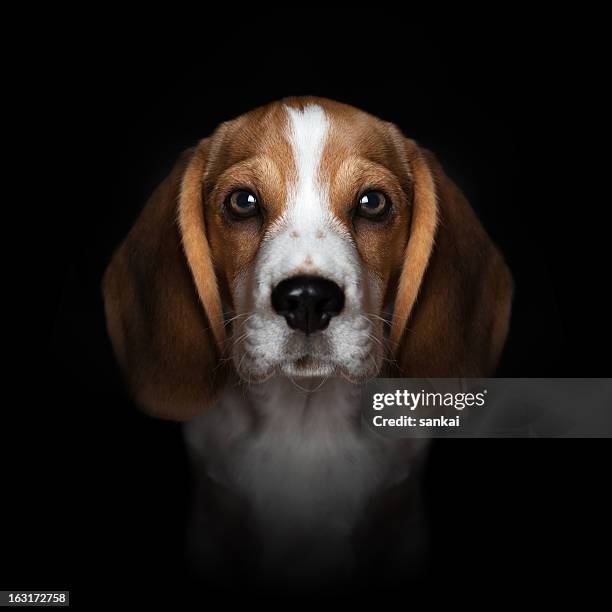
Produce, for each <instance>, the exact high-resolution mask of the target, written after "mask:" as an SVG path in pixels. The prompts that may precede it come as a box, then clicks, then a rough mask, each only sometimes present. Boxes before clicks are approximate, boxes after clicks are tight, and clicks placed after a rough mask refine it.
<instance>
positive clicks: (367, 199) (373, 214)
mask: <svg viewBox="0 0 612 612" xmlns="http://www.w3.org/2000/svg"><path fill="white" fill-rule="evenodd" d="M389 205H390V202H389V200H387V198H386V197H385V195H384V194H383V193H381V192H380V191H366V193H364V194H363V195H361V196H360V197H359V202H358V206H357V214H358V215H361V216H362V217H366V218H367V219H372V220H378V219H381V218H382V217H384V216H385V214H386V213H387V211H388V210H389Z"/></svg>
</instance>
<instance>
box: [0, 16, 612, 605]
mask: <svg viewBox="0 0 612 612" xmlns="http://www.w3.org/2000/svg"><path fill="white" fill-rule="evenodd" d="M302 9H303V11H302V12H299V11H296V14H295V15H289V14H287V15H285V16H284V17H285V18H286V20H284V21H283V22H282V23H281V22H280V21H275V20H274V19H273V16H272V15H269V16H265V15H264V16H261V15H260V16H259V18H257V19H254V18H253V19H247V18H244V17H241V18H240V19H238V21H237V20H236V17H234V18H233V19H229V18H227V17H225V18H223V19H221V18H219V20H218V21H216V20H212V19H209V20H207V21H202V22H201V23H200V22H197V21H196V23H191V24H190V25H192V26H194V25H195V26H198V25H199V26H200V27H201V30H199V31H197V30H198V28H197V27H196V32H195V33H194V34H191V33H189V34H187V32H186V31H185V30H184V26H185V24H184V23H183V24H179V25H176V26H175V25H174V24H173V25H172V26H170V24H167V25H166V26H165V27H162V28H161V29H156V28H153V27H152V26H150V25H149V24H144V23H142V22H138V21H136V22H134V23H133V24H130V25H129V26H128V25H125V26H121V25H119V21H111V22H109V23H106V22H98V21H95V20H93V21H92V22H91V23H90V24H89V25H90V26H91V29H89V28H83V29H78V30H75V31H72V32H71V34H69V35H68V34H66V35H65V36H60V35H58V36H56V37H54V38H53V39H52V40H50V41H46V40H45V44H42V45H40V47H36V49H37V61H36V64H38V65H37V70H36V71H35V72H27V73H25V74H22V75H21V76H22V77H25V78H24V80H27V81H28V84H29V86H30V87H31V91H32V94H31V95H30V96H28V106H27V107H25V110H26V112H27V114H28V118H26V120H25V122H26V123H29V124H31V125H34V126H35V129H34V131H35V134H33V135H32V136H31V137H28V138H24V139H25V140H27V142H26V147H27V153H26V155H28V157H27V159H28V160H29V162H28V166H29V167H30V168H32V166H34V168H35V172H34V174H32V173H30V175H29V177H30V178H29V180H30V181H31V182H32V183H36V184H37V186H41V185H42V187H43V190H42V191H43V196H42V197H40V196H37V197H34V196H29V195H28V194H29V193H30V191H29V187H30V186H29V184H27V183H26V185H25V189H24V188H23V186H22V187H21V190H20V192H21V197H22V198H23V197H25V198H26V200H28V205H27V207H26V206H24V209H25V210H26V211H27V212H26V216H27V217H28V219H27V226H26V227H28V228H29V229H28V236H29V238H28V244H29V245H32V246H29V247H28V248H18V249H15V250H14V251H13V252H12V253H13V257H12V259H11V261H12V262H14V263H15V264H18V266H17V265H15V266H11V267H12V268H16V267H19V268H20V270H21V268H23V270H24V271H25V272H19V273H18V274H17V276H18V277H19V281H20V284H15V285H14V287H15V288H14V290H13V295H14V294H15V293H19V290H18V289H17V287H21V286H23V285H25V286H26V287H27V289H28V290H29V291H28V293H27V295H28V296H30V295H32V297H28V298H25V297H24V298H22V299H21V300H17V303H18V310H20V311H21V312H20V313H18V315H19V314H21V316H22V317H23V321H25V323H24V322H21V321H22V320H21V319H19V317H17V318H15V319H11V320H10V324H9V327H15V328H16V329H20V330H21V329H26V330H27V333H25V332H24V333H23V334H22V333H21V332H20V334H19V338H20V342H19V343H18V345H17V347H16V348H15V349H14V353H12V358H11V366H12V367H11V368H10V369H8V368H7V369H6V370H5V372H6V373H7V374H9V376H8V377H7V385H8V388H9V390H10V391H11V392H12V393H11V394H10V395H11V397H13V398H14V399H11V400H10V401H8V404H7V407H6V409H5V414H6V416H8V420H7V425H6V426H5V427H3V430H2V451H3V454H4V455H5V456H4V457H3V464H2V481H3V483H4V487H5V491H4V493H3V496H2V499H3V504H2V510H1V513H2V522H1V523H0V530H1V531H0V535H1V556H2V567H1V573H0V586H1V587H2V588H19V589H26V588H28V589H56V590H57V589H71V591H72V600H73V602H74V605H75V606H76V605H78V604H81V605H83V606H84V607H85V606H87V605H88V603H90V602H91V601H94V600H98V599H99V598H104V599H107V598H108V599H110V598H111V597H112V594H113V592H115V591H116V592H119V591H121V593H122V594H123V596H127V597H128V598H129V599H133V600H136V599H138V598H139V597H141V596H143V593H144V591H145V590H146V591H148V592H149V596H148V597H150V596H151V595H152V596H153V598H154V599H158V598H169V599H172V598H177V599H178V600H179V601H180V602H187V601H190V600H191V599H193V598H198V597H200V598H202V599H203V600H206V596H207V592H206V588H205V587H203V586H202V585H199V584H197V583H194V582H193V581H191V580H190V579H188V578H187V574H186V570H185V567H184V562H183V560H182V556H181V550H182V538H183V527H184V520H185V516H186V511H187V507H188V503H189V491H190V488H189V487H190V476H189V471H188V466H187V462H186V457H185V454H184V450H183V447H182V442H181V436H180V428H179V426H178V425H177V424H174V423H169V422H161V421H155V420H152V419H149V418H147V417H144V416H142V415H140V414H139V413H138V412H136V410H135V408H134V406H133V405H132V403H131V402H130V400H129V398H128V396H127V394H126V392H125V390H124V389H123V386H122V384H121V380H120V376H119V373H118V371H117V369H116V366H115V363H114V359H113V356H112V354H111V349H110V345H109V343H108V340H107V338H106V333H105V328H104V319H103V312H102V302H101V296H100V291H99V283H100V278H101V275H102V272H103V270H104V267H105V265H106V264H107V262H108V260H109V258H110V255H111V253H112V251H113V248H114V247H115V246H116V245H117V244H118V242H119V241H120V240H121V239H122V238H123V237H124V236H125V234H126V233H127V231H128V229H129V228H130V226H131V224H132V222H133V221H134V219H135V217H136V215H137V213H138V211H139V210H140V208H141V207H142V206H143V204H144V202H145V201H146V198H147V197H148V195H149V194H150V192H151V191H152V189H153V188H154V187H155V185H156V184H157V183H158V182H159V181H160V180H161V178H163V176H164V175H165V173H166V172H168V170H169V169H170V168H171V166H172V165H173V162H174V160H175V159H176V157H177V156H178V154H179V153H180V152H181V151H182V150H183V149H184V148H186V147H188V146H191V145H192V144H194V143H195V142H196V141H197V140H198V139H199V138H201V137H204V136H206V135H208V134H210V133H211V131H212V130H213V129H214V128H215V126H216V125H217V124H218V123H219V122H221V121H223V120H225V119H228V118H232V117H234V116H236V115H238V114H240V113H242V112H244V111H247V110H249V109H251V108H253V107H255V106H257V105H260V104H264V103H266V102H268V101H271V100H274V99H278V98H282V97H284V96H288V95H299V94H314V95H321V96H325V97H329V98H332V99H337V100H340V101H343V102H347V103H350V104H353V105H355V106H358V107H360V108H363V109H364V110H367V111H369V112H371V113H373V114H375V115H378V116H380V117H382V118H384V119H387V120H390V121H393V122H395V123H396V124H398V125H399V126H400V128H401V129H402V130H403V131H404V132H405V133H406V134H407V135H409V136H411V137H413V138H416V139H417V140H418V141H419V142H420V143H421V144H423V145H425V146H427V147H428V148H430V149H432V150H433V151H434V152H436V153H437V155H438V157H439V158H440V160H441V161H442V163H443V165H444V167H445V168H446V170H447V172H448V174H449V175H450V176H451V177H452V178H453V179H454V180H455V181H456V182H457V183H458V184H459V185H460V187H461V188H462V189H463V190H464V192H465V193H466V194H467V195H468V198H469V199H470V201H471V203H472V205H473V207H474V208H475V209H476V211H477V213H478V215H479V217H480V219H481V220H482V222H483V224H484V225H485V227H486V228H487V230H488V231H489V233H490V234H491V235H492V237H493V238H494V240H495V241H496V242H497V243H498V244H499V245H500V248H501V249H502V251H503V252H504V254H505V255H506V257H507V260H508V262H509V265H510V268H511V269H512V271H513V274H514V278H515V283H516V294H515V302H514V310H513V318H512V325H511V330H510V334H509V340H508V343H507V347H506V350H505V353H504V356H503V359H502V363H501V365H500V369H499V372H498V375H499V376H525V377H527V376H533V377H543V376H553V377H554V376H558V377H564V376H609V375H610V357H609V349H608V347H609V331H610V326H609V322H608V312H609V310H608V308H609V299H608V297H607V294H608V289H607V284H608V283H609V280H608V276H609V274H608V273H607V267H608V264H609V256H608V242H607V240H609V239H608V238H607V235H608V232H607V226H606V223H607V217H606V211H607V208H608V206H609V196H608V194H607V193H606V191H605V188H604V181H603V180H602V178H603V177H604V176H605V168H604V165H605V164H604V157H603V155H602V153H603V154H605V149H606V146H605V142H606V136H604V133H605V131H606V126H605V124H604V122H603V121H602V119H601V115H600V114H599V111H601V110H602V109H605V102H604V100H603V99H602V97H601V96H602V87H601V84H602V79H603V78H604V77H603V74H604V68H603V57H604V55H603V51H604V49H603V46H604V45H603V42H602V38H601V37H600V32H599V30H598V29H597V27H596V23H597V19H596V17H593V18H592V19H582V18H581V19H578V18H575V19H573V18H572V19H564V20H561V19H559V18H558V17H555V18H553V17H551V16H548V17H546V18H542V19H537V20H536V19H535V17H534V16H533V15H530V18H529V19H527V18H525V17H524V16H516V17H512V16H510V15H504V16H493V15H481V16H480V18H481V19H482V25H481V24H480V23H479V22H476V21H474V22H472V26H471V27H467V26H464V25H461V26H460V25H459V23H458V22H455V21H454V20H453V19H449V21H448V23H447V24H446V25H444V26H442V25H440V23H439V22H438V21H435V22H430V23H428V22H426V21H423V22H419V23H417V22H414V21H411V20H409V19H407V17H406V16H405V15H403V14H399V13H398V14H393V13H388V14H385V15H380V14H376V15H374V14H372V13H371V12H367V11H366V10H365V9H356V8H354V9H352V10H351V13H354V14H352V20H348V19H347V18H346V15H345V16H343V17H342V18H338V19H332V17H331V15H329V14H327V13H326V12H324V11H319V10H314V9H312V10H307V7H302ZM276 17H277V19H278V15H277V16H276ZM186 19H187V21H189V18H186ZM193 20H194V21H195V18H194V19H193ZM94 21H95V25H97V26H99V27H98V28H97V29H96V28H94V27H93V26H94ZM39 42H40V41H39ZM39 124H40V131H38V126H39ZM11 227H12V226H11ZM13 232H15V233H16V234H21V233H23V226H21V228H16V229H14V230H13ZM9 233H12V232H9ZM17 242H18V243H19V244H23V241H22V240H21V239H19V238H18V241H17ZM33 273H34V275H35V278H36V282H35V283H33V282H32V276H33ZM33 289H34V291H32V290H33ZM19 295H21V294H20V293H19ZM23 295H26V294H25V293H24V294H23ZM609 468H610V460H609V445H608V443H607V442H606V441H604V440H574V441H561V440H474V441H467V440H448V441H436V442H435V443H434V445H433V451H432V455H431V460H430V462H429V464H428V467H427V471H426V479H425V493H426V501H427V505H428V509H429V516H430V519H431V532H432V544H433V556H432V563H431V567H430V569H429V571H428V572H427V575H426V576H425V577H424V578H423V579H422V580H421V581H420V582H419V583H418V584H414V585H397V593H399V594H403V595H405V596H406V597H408V593H415V592H419V591H420V590H423V591H425V590H427V593H428V597H429V599H430V600H431V601H432V602H435V601H438V600H439V599H440V598H443V597H446V596H447V595H449V594H451V595H457V594H463V595H465V596H468V597H472V596H473V597H476V596H478V595H479V594H482V593H483V592H484V590H485V589H490V588H493V589H495V591H496V592H497V593H498V594H503V597H507V596H510V595H518V596H519V597H523V596H525V597H527V593H531V589H533V587H536V588H537V589H539V590H542V589H544V592H548V593H550V594H552V593H553V591H554V592H556V593H558V592H559V591H561V592H565V591H566V590H574V589H575V588H576V587H579V588H580V589H583V588H587V586H588V588H591V587H593V586H595V585H597V584H598V583H599V582H600V581H601V580H603V576H604V575H605V572H606V568H608V569H609V563H608V562H607V561H606V559H607V557H608V556H609V554H610V550H609V547H610V534H611V528H610V516H611V514H610V510H611V507H610V502H609V500H608V496H607V489H608V488H609ZM597 555H603V560H602V561H596V556H597ZM449 585H452V587H451V586H449ZM100 589H107V591H106V594H105V595H102V594H101V593H100ZM547 589H549V590H547ZM397 593H396V594H397ZM148 597H147V598H148Z"/></svg>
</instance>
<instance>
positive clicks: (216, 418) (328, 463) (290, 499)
mask: <svg viewBox="0 0 612 612" xmlns="http://www.w3.org/2000/svg"><path fill="white" fill-rule="evenodd" d="M359 393H360V389H359V387H357V386H355V385H353V384H350V383H348V382H346V381H344V380H341V379H329V380H327V381H326V382H325V383H324V384H322V385H321V387H320V388H319V389H318V390H316V391H311V392H307V391H304V390H301V389H300V388H298V387H297V386H296V385H295V384H294V383H293V382H292V381H290V380H289V379H286V378H274V379H271V380H269V381H267V382H265V383H262V384H259V385H251V386H245V385H240V386H231V387H229V388H228V389H227V390H226V391H225V393H224V395H223V396H222V398H221V399H220V401H219V402H218V403H217V404H216V405H215V406H214V407H212V408H211V409H209V411H207V412H206V413H205V414H204V415H202V416H200V417H198V418H197V419H195V420H193V421H191V422H190V423H188V424H187V425H186V428H185V435H186V440H187V443H188V446H189V449H190V453H191V455H192V457H193V459H194V461H195V462H196V464H197V466H198V469H199V470H201V471H202V472H203V473H206V475H207V476H209V477H211V478H212V479H213V480H215V481H216V482H218V483H221V484H223V485H224V486H226V487H228V488H229V489H230V490H232V491H234V492H235V493H237V494H238V495H240V496H241V497H243V498H244V499H245V500H246V501H247V503H248V504H249V507H250V510H251V512H252V514H253V517H254V519H255V524H256V525H257V528H258V530H259V531H260V532H261V534H262V535H263V536H264V537H265V539H266V540H274V539H282V540H283V541H284V542H285V543H286V542H288V541H290V540H291V536H292V535H293V534H299V535H300V536H301V537H303V536H304V535H305V534H308V533H312V534H313V535H314V534H316V537H320V538H332V539H334V538H342V537H343V536H345V535H346V536H348V535H349V534H350V531H351V529H352V527H353V526H354V525H355V524H356V522H357V521H358V520H359V518H360V515H361V513H362V511H363V509H364V507H365V505H366V503H367V501H368V500H369V499H370V498H371V497H372V496H374V495H376V493H378V492H380V491H382V490H384V489H385V488H387V487H389V486H391V485H392V484H394V483H396V482H399V481H401V480H402V479H403V478H405V477H406V476H407V475H408V473H409V470H410V464H411V457H412V456H413V455H414V453H415V452H416V450H417V448H416V446H415V444H414V442H416V441H411V440H403V441H398V440H391V439H386V438H382V437H379V436H376V435H375V434H373V433H371V432H370V431H369V430H367V429H363V430H362V428H361V423H360V408H359ZM275 536H276V538H275Z"/></svg>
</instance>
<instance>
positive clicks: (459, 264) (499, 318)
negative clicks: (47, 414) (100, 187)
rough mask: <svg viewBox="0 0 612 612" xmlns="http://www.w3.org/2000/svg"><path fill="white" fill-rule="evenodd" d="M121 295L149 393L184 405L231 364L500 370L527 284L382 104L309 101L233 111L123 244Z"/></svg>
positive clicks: (153, 402)
mask: <svg viewBox="0 0 612 612" xmlns="http://www.w3.org/2000/svg"><path fill="white" fill-rule="evenodd" d="M434 245H435V247H434ZM104 293H105V305H106V313H107V320H108V325H109V331H110V335H111V339H112V340H113V345H114V347H115V351H116V353H117V355H118V357H119V361H120V363H121V365H122V367H123V369H124V371H125V372H126V374H127V376H128V380H129V382H130V384H131V386H132V389H133V390H134V392H135V395H136V398H137V399H138V400H139V401H140V403H141V404H142V405H143V406H144V407H145V408H147V409H148V410H151V411H153V412H156V413H161V412H162V409H163V413H162V414H163V415H167V416H171V417H172V418H182V417H183V416H190V415H192V414H196V413H197V412H199V411H200V410H202V409H203V408H204V406H205V405H206V404H207V403H209V402H210V400H211V398H212V397H214V395H215V393H216V392H217V391H218V389H220V388H222V386H223V380H224V375H225V374H226V373H227V370H228V369H231V368H233V369H234V370H235V371H236V372H237V373H238V374H239V376H240V377H242V378H243V379H244V380H246V381H249V382H253V383H255V382H258V381H261V380H265V379H267V378H269V377H271V376H275V375H277V376H290V377H327V376H342V377H345V378H347V379H349V380H350V381H353V382H359V381H363V380H365V379H368V378H370V377H372V376H375V375H377V374H378V373H379V372H380V371H381V369H382V367H383V364H384V363H392V364H393V366H392V368H393V369H392V370H390V372H389V373H388V375H389V374H391V375H393V374H394V375H398V374H399V375H414V376H415V375H420V376H466V375H482V374H484V373H487V372H489V371H490V370H491V368H492V367H493V366H494V364H495V362H496V360H497V357H498V355H499V352H500V350H501V347H502V345H503V341H504V338H505V335H506V329H507V322H508V317H509V306H510V295H511V279H510V275H509V272H508V270H507V268H506V266H505V264H504V262H503V260H502V258H501V256H500V255H499V253H498V252H497V250H496V249H495V247H494V245H493V244H492V243H491V242H490V240H489V239H488V237H487V236H486V234H485V232H484V230H483V229H482V227H481V226H480V224H479V223H478V221H477V219H476V217H475V216H474V213H473V211H472V210H471V208H470V207H469V204H468V203H467V202H466V201H465V199H464V198H463V196H462V195H461V193H460V192H459V191H458V190H457V188H456V187H455V186H454V185H453V184H452V183H451V182H450V181H449V180H448V179H447V178H446V177H445V175H444V173H443V172H442V170H441V169H440V168H439V166H438V164H437V162H436V161H435V159H433V157H432V156H431V155H430V154H428V153H427V152H424V151H422V150H421V149H420V148H419V147H418V146H417V145H416V144H415V143H414V142H413V141H411V140H409V139H406V138H405V137H404V136H403V135H402V134H401V133H400V131H399V130H398V129H397V128H396V127H395V126H393V125H392V124H390V123H386V122H383V121H381V120H379V119H376V118H374V117H372V116H370V115H368V114H367V113H364V112H362V111H359V110H357V109H354V108H352V107H349V106H346V105H342V104H338V103H335V102H331V101H328V100H322V99H316V98H300V99H288V100H284V101H282V102H278V103H273V104H270V105H268V106H266V107H263V108H260V109H257V110H255V111H252V112H250V113H247V114H246V115H243V116H241V117H239V118H237V119H234V120H232V121H229V122H227V123H224V124H222V125H221V126H220V127H219V128H218V129H217V130H216V132H215V133H214V134H213V135H212V136H211V137H210V138H208V139H205V140H204V141H202V142H201V143H200V144H199V145H198V147H197V148H196V149H195V150H193V151H190V152H187V153H186V154H185V155H184V157H183V159H181V160H180V161H179V162H178V164H177V166H176V167H175V169H174V171H173V173H172V174H171V176H170V177H168V179H166V181H165V182H164V183H163V184H162V185H161V186H160V187H159V188H158V190H157V192H156V193H155V194H154V196H153V197H152V199H151V200H150V202H149V204H148V205H147V207H146V208H145V210H144V211H143V213H142V215H141V217H140V219H139V220H138V222H137V223H136V225H135V226H134V228H133V229H132V232H131V233H130V235H129V236H128V238H127V239H126V241H125V242H124V244H123V245H122V246H121V247H120V248H119V250H118V252H117V253H116V254H115V257H114V259H113V261H112V262H111V265H110V266H109V269H108V270H107V273H106V276H105V281H104ZM417 296H418V300H417ZM385 360H386V361H385ZM230 364H231V365H230Z"/></svg>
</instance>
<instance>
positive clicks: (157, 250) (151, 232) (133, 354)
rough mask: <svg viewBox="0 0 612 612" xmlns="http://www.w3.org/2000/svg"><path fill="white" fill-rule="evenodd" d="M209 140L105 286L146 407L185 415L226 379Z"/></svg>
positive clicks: (178, 170)
mask: <svg viewBox="0 0 612 612" xmlns="http://www.w3.org/2000/svg"><path fill="white" fill-rule="evenodd" d="M207 155H208V142H207V141H206V140H204V141H202V142H201V143H200V144H199V145H198V147H197V148H196V149H191V150H188V151H186V152H184V153H183V155H182V156H181V158H180V159H179V160H178V161H177V162H176V164H175V166H174V168H173V169H172V171H171V173H170V175H169V176H168V177H167V178H166V179H165V180H164V181H163V182H162V183H161V184H160V185H159V186H158V187H157V189H156V190H155V192H154V193H153V195H152V196H151V198H150V199H149V201H148V202H147V204H146V205H145V207H144V209H143V211H142V213H141V214H140V216H139V217H138V219H137V221H136V223H135V224H134V227H133V228H132V230H131V231H130V233H129V234H128V236H127V238H126V239H125V240H124V241H123V243H122V244H121V245H120V246H119V248H118V249H117V251H116V252H115V254H114V256H113V259H112V261H111V263H110V264H109V266H108V268H107V270H106V272H105V275H104V280H103V284H102V288H103V294H104V306H105V311H106V321H107V327H108V331H109V335H110V338H111V341H112V344H113V348H114V350H115V354H116V356H117V359H118V361H119V364H120V366H121V369H122V371H123V374H124V376H125V378H126V381H127V383H128V385H129V388H130V390H131V392H132V394H133V396H134V398H135V401H136V403H137V404H138V405H139V407H140V408H141V409H142V410H144V411H145V412H148V413H150V414H152V415H154V416H158V417H162V418H169V419H174V420H185V419H188V418H190V417H193V416H195V415H196V414H198V413H199V412H201V411H202V410H204V409H205V408H206V407H207V406H208V405H209V404H210V403H211V402H213V401H214V399H215V398H216V396H217V393H218V391H219V390H220V388H221V387H222V385H223V382H224V372H223V371H222V369H221V368H219V363H220V354H221V346H222V344H223V341H224V327H223V315H222V308H221V301H220V298H219V292H218V289H217V281H216V277H215V272H214V267H213V262H212V258H211V254H210V249H209V246H208V240H207V236H206V228H205V221H204V211H203V202H202V176H203V173H204V170H205V166H206V162H207Z"/></svg>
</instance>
